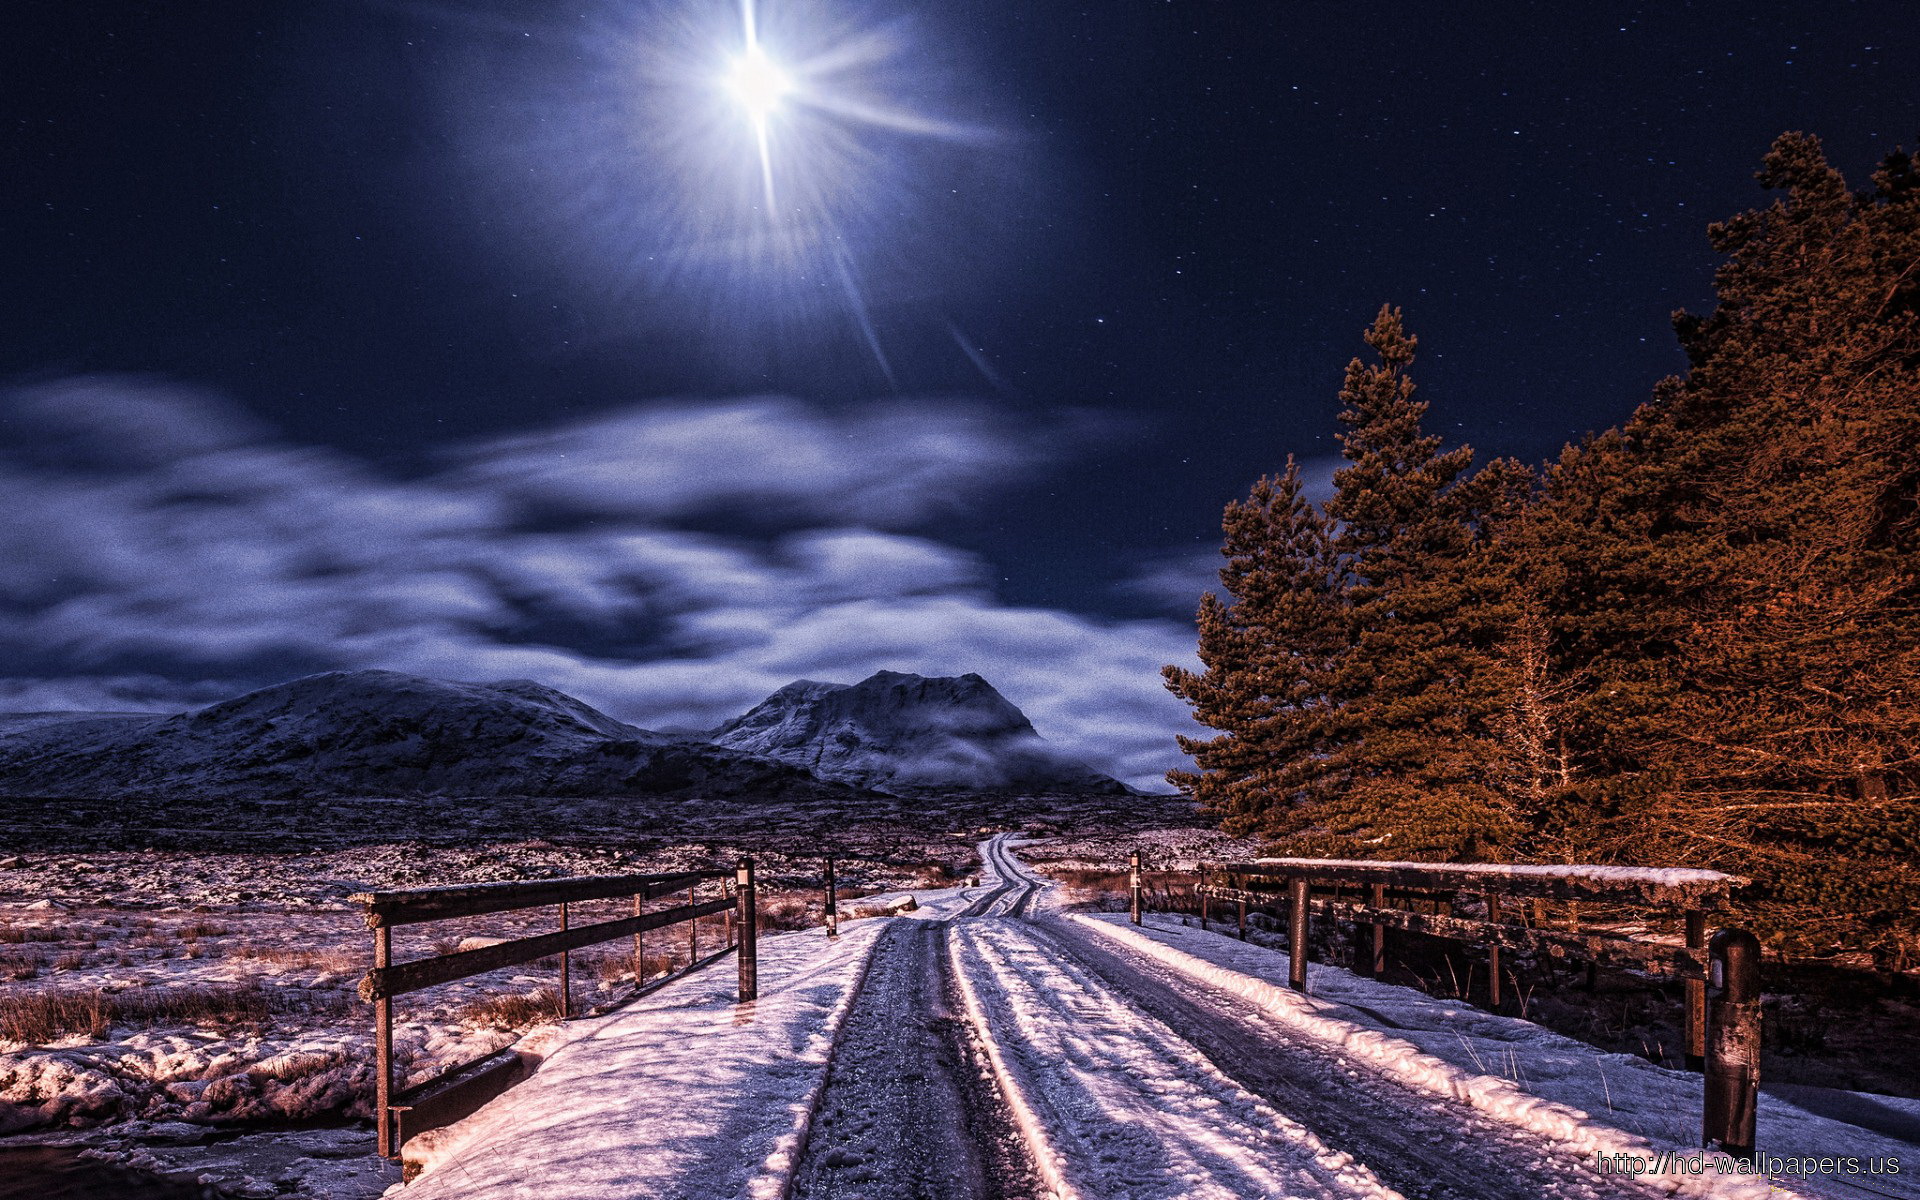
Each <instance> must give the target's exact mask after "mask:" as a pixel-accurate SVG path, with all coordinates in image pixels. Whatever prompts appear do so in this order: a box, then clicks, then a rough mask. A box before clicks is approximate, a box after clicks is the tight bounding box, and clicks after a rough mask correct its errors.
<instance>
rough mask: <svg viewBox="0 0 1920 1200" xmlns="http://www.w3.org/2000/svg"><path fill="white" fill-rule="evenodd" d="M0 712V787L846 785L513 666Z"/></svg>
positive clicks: (302, 789)
mask: <svg viewBox="0 0 1920 1200" xmlns="http://www.w3.org/2000/svg"><path fill="white" fill-rule="evenodd" d="M36 716H38V717H41V718H42V719H38V720H26V719H21V720H17V721H12V722H7V723H0V794H10V795H16V796H73V797H114V796H128V795H134V796H139V795H147V796H163V797H179V798H182V799H191V798H194V797H212V796H219V797H247V796H276V795H296V794H297V795H308V796H317V795H335V796H344V795H363V796H381V795H450V796H459V795H467V796H584V795H599V796H618V795H656V794H661V793H671V792H688V793H692V794H700V795H715V796H724V795H739V794H744V793H748V792H751V793H754V794H756V795H763V796H765V797H767V798H770V799H771V798H776V797H778V798H799V797H800V796H801V795H803V794H806V793H822V794H824V793H833V794H835V795H840V796H844V795H846V794H847V789H845V788H843V787H836V786H834V785H831V784H822V783H820V782H819V781H818V780H815V779H814V778H813V777H811V776H810V775H809V774H807V772H805V771H804V770H797V769H795V768H794V767H793V766H792V765H790V764H787V763H782V762H777V761H774V760H772V759H770V758H765V757H760V756H756V755H753V754H750V753H743V752H741V751H738V750H733V749H722V748H720V747H716V746H713V745H710V744H708V743H705V742H701V741H698V740H691V739H685V738H672V737H667V736H665V735H662V734H657V733H649V732H647V731H646V730H643V729H637V728H635V727H633V726H631V725H628V724H625V723H623V722H621V721H616V720H614V719H613V718H612V717H609V716H607V715H606V714H605V713H602V712H600V711H598V710H597V709H594V708H592V707H591V706H589V705H587V704H584V703H582V702H581V701H579V700H576V699H574V698H573V697H572V696H569V695H566V694H565V693H563V692H558V691H555V690H554V689H552V688H549V687H544V686H542V685H540V684H537V683H531V682H528V681H525V680H512V681H508V682H504V683H449V682H445V681H443V680H437V679H424V678H421V677H418V676H413V675H402V674H398V673H396V672H392V671H336V672H331V673H328V674H324V675H314V676H311V677H308V678H305V679H296V680H294V681H292V682H291V683H283V684H277V685H275V686H273V687H267V688H262V689H260V690H259V691H254V692H248V693H247V694H245V695H243V696H237V697H235V698H234V699H232V700H227V701H224V702H222V703H219V704H215V705H212V706H210V707H208V708H203V709H201V710H199V711H198V712H192V713H183V714H181V715H179V716H173V717H155V716H140V715H128V714H120V713H115V714H72V716H71V718H70V719H66V720H60V719H56V718H55V715H54V714H36Z"/></svg>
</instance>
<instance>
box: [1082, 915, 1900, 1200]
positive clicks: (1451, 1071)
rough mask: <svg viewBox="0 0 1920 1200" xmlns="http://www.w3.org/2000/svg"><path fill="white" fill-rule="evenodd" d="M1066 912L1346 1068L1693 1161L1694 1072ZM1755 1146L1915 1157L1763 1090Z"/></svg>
mask: <svg viewBox="0 0 1920 1200" xmlns="http://www.w3.org/2000/svg"><path fill="white" fill-rule="evenodd" d="M1069 915H1070V916H1071V917H1072V919H1073V920H1075V921H1077V922H1078V923H1079V924H1080V925H1081V926H1083V927H1085V928H1087V929H1089V930H1092V931H1093V932H1095V933H1097V934H1099V935H1101V936H1103V937H1106V938H1109V939H1112V940H1114V941H1117V942H1119V943H1121V944H1123V945H1125V946H1126V947H1128V948H1130V949H1133V950H1135V951H1138V952H1141V953H1144V954H1147V955H1149V956H1151V957H1152V958H1154V959H1156V960H1158V961H1160V962H1162V963H1165V964H1166V965H1168V966H1170V967H1173V968H1175V969H1176V970H1179V971H1181V972H1183V973H1185V974H1187V975H1189V976H1192V977H1194V978H1196V979H1200V980H1202V981H1204V982H1207V983H1210V984H1213V985H1215V986H1217V987H1221V988H1224V989H1226V990H1228V991H1231V992H1233V993H1235V994H1237V995H1240V996H1242V997H1244V998H1245V999H1247V1000H1249V1001H1251V1002H1252V1003H1253V1004H1255V1005H1257V1006H1258V1007H1260V1008H1261V1009H1262V1010H1263V1011H1264V1012H1266V1013H1267V1014H1268V1015H1270V1016H1271V1017H1273V1018H1274V1019H1275V1020H1278V1021H1280V1022H1281V1023H1282V1024H1284V1025H1286V1026H1288V1027H1289V1028H1291V1029H1294V1030H1297V1031H1299V1032H1301V1033H1303V1034H1306V1035H1309V1036H1311V1037H1315V1038H1318V1039H1320V1040H1322V1041H1325V1042H1328V1043H1330V1044H1332V1045H1335V1046H1337V1047H1339V1048H1340V1049H1341V1050H1342V1051H1344V1052H1345V1053H1346V1054H1347V1055H1348V1056H1349V1057H1350V1058H1352V1059H1353V1060H1354V1061H1356V1062H1359V1063H1362V1064H1365V1065H1367V1066H1370V1067H1372V1068H1373V1069H1374V1070H1377V1071H1379V1072H1380V1073H1382V1074H1384V1075H1387V1076H1389V1077H1391V1078H1394V1079H1396V1080H1398V1081H1400V1082H1401V1083H1403V1084H1406V1085H1408V1086H1411V1087H1414V1088H1418V1089H1420V1090H1423V1091H1426V1092H1429V1093H1432V1094H1434V1095H1438V1096H1442V1097H1445V1098H1447V1099H1450V1100H1454V1101H1458V1102H1460V1103H1463V1104H1470V1105H1472V1106H1473V1107H1474V1108H1476V1109H1478V1110H1480V1111H1481V1112H1483V1113H1486V1114H1487V1115H1488V1116H1491V1117H1493V1118H1494V1119H1496V1120H1499V1121H1502V1122H1505V1123H1507V1124H1510V1125H1513V1126H1516V1127H1518V1128H1522V1129H1526V1130H1529V1131H1531V1132H1533V1133H1536V1134H1539V1135H1541V1136H1543V1137H1547V1138H1551V1139H1553V1140H1555V1141H1557V1142H1560V1143H1562V1144H1563V1145H1565V1146H1567V1147H1568V1148H1570V1149H1571V1150H1573V1151H1574V1152H1575V1153H1577V1154H1579V1155H1581V1156H1582V1157H1589V1158H1590V1157H1591V1156H1593V1155H1596V1154H1604V1155H1608V1156H1612V1155H1615V1154H1627V1155H1634V1156H1653V1155H1657V1154H1659V1153H1660V1152H1662V1151H1680V1152H1688V1153H1696V1152H1699V1151H1698V1147H1699V1142H1698V1136H1699V1118H1700V1088H1701V1084H1700V1077H1699V1076H1697V1075H1692V1074H1688V1073H1685V1072H1680V1071H1669V1070H1666V1069H1664V1068H1661V1067H1657V1066H1655V1065H1653V1064H1652V1063H1649V1062H1647V1061H1645V1060H1644V1059H1640V1058H1635V1057H1633V1056H1631V1055H1624V1054H1605V1053H1602V1052H1600V1051H1598V1050H1595V1049H1594V1048H1593V1047H1591V1046H1587V1045H1583V1044H1582V1043H1580V1042H1576V1041H1574V1040H1572V1039H1570V1038H1565V1037H1562V1036H1560V1035H1559V1034H1556V1033H1553V1032H1551V1031H1549V1030H1546V1029H1542V1028H1541V1027H1539V1026H1537V1025H1533V1024H1531V1023H1529V1022H1526V1021H1522V1020H1517V1019H1515V1018H1512V1017H1501V1016H1496V1015H1494V1014H1492V1013H1487V1012H1483V1011H1481V1010H1479V1009H1477V1008H1474V1007H1472V1006H1470V1005H1466V1004H1463V1003H1460V1002H1458V1001H1448V1000H1441V999H1437V998H1435V997H1432V996H1428V995H1425V994H1424V993H1421V992H1417V991H1414V990H1412V989H1410V988H1402V987H1395V986H1393V985H1390V984H1383V983H1378V982H1375V981H1373V980H1370V979H1363V978H1360V977H1359V976H1356V975H1353V974H1351V973H1350V972H1347V971H1343V970H1340V969H1339V968H1337V967H1331V966H1327V965H1325V964H1321V963H1312V964H1309V967H1308V975H1307V984H1308V993H1307V994H1302V993H1299V992H1295V991H1293V990H1291V989H1290V988H1288V987H1287V986H1286V978H1287V974H1286V972H1287V958H1286V956H1285V955H1284V954H1283V953H1280V952H1278V951H1274V950H1269V949H1266V948H1263V947H1260V946H1255V945H1251V944H1248V943H1243V942H1240V941H1238V940H1236V939H1234V938H1230V937H1226V936H1222V935H1220V934H1215V933H1211V932H1203V931H1201V930H1199V929H1194V928H1186V927H1183V926H1181V925H1179V924H1178V922H1177V918H1170V917H1166V916H1162V915H1160V914H1153V915H1151V916H1150V918H1149V921H1150V923H1149V924H1148V925H1146V926H1143V927H1141V928H1135V927H1134V926H1133V925H1131V924H1129V923H1128V922H1127V917H1126V916H1125V914H1119V913H1113V914H1106V913H1103V914H1093V915H1088V914H1078V913H1075V914H1069ZM1503 1076H1505V1077H1503ZM1602 1113H1604V1116H1597V1115H1595V1114H1602ZM1760 1148H1761V1150H1762V1151H1764V1152H1765V1153H1766V1154H1768V1155H1777V1156H1782V1157H1788V1156H1794V1157H1803V1156H1804V1157H1828V1158H1831V1157H1834V1156H1849V1155H1850V1156H1854V1157H1858V1158H1860V1159H1863V1160H1864V1159H1868V1158H1882V1159H1884V1158H1887V1157H1896V1158H1901V1159H1902V1160H1903V1165H1904V1164H1905V1163H1907V1162H1911V1161H1912V1160H1913V1159H1914V1157H1915V1156H1914V1151H1913V1147H1912V1146H1911V1145H1910V1144H1907V1143H1902V1142H1898V1141H1895V1140H1893V1139H1890V1138H1886V1137H1882V1136H1880V1135H1878V1134H1875V1133H1872V1132H1869V1131H1867V1130H1863V1129H1860V1128H1858V1127H1856V1126H1852V1125H1847V1124H1844V1123H1842V1122H1839V1121H1833V1120H1828V1119H1825V1118H1821V1117H1817V1116H1814V1115H1812V1114H1809V1113H1807V1112H1805V1111H1804V1110H1802V1109H1799V1108H1796V1107H1794V1106H1793V1105H1790V1104H1787V1103H1785V1102H1783V1101H1780V1100H1778V1099H1776V1098H1774V1097H1772V1096H1764V1095H1763V1096H1762V1098H1761V1102H1760ZM1895 1178H1896V1179H1897V1177H1895ZM1641 1181H1642V1182H1643V1183H1649V1184H1653V1185H1655V1186H1658V1187H1661V1188H1663V1189H1665V1190H1666V1191H1668V1192H1670V1193H1672V1194H1674V1195H1678V1196H1687V1197H1705V1196H1713V1197H1724V1198H1726V1200H1749V1198H1751V1200H1763V1198H1766V1197H1773V1198H1776V1200H1779V1198H1789V1197H1792V1196H1795V1195H1807V1196H1823V1195H1831V1196H1834V1197H1840V1196H1857V1195H1860V1194H1861V1193H1860V1192H1859V1191H1858V1190H1857V1189H1855V1188H1853V1187H1850V1186H1848V1185H1846V1184H1845V1183H1844V1182H1842V1181H1839V1180H1837V1179H1836V1178H1834V1177H1827V1178H1825V1179H1824V1180H1823V1179H1822V1178H1819V1177H1814V1178H1797V1177H1796V1178H1792V1179H1787V1180H1781V1179H1778V1178H1776V1180H1774V1181H1772V1182H1770V1181H1769V1180H1767V1179H1765V1178H1762V1177H1758V1176H1739V1175H1721V1174H1718V1173H1717V1172H1716V1173H1713V1174H1700V1175H1693V1174H1684V1173H1671V1174H1666V1175H1660V1176H1657V1177H1656V1176H1643V1177H1642V1179H1641ZM1861 1182H1862V1183H1864V1184H1867V1185H1870V1186H1871V1187H1873V1188H1875V1189H1882V1194H1900V1193H1897V1192H1885V1191H1884V1189H1886V1188H1888V1187H1891V1186H1894V1185H1895V1184H1894V1180H1890V1179H1888V1178H1887V1177H1885V1176H1864V1175H1863V1176H1862V1177H1861ZM1788 1184H1790V1185H1791V1188H1792V1189H1793V1190H1788V1187H1787V1186H1785V1185H1788ZM1908 1194H1911V1193H1908Z"/></svg>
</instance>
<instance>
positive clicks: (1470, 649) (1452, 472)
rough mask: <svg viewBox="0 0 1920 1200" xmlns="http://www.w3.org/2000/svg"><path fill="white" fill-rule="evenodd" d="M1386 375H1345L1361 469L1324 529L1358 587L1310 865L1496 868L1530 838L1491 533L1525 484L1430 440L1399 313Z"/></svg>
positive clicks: (1300, 845)
mask: <svg viewBox="0 0 1920 1200" xmlns="http://www.w3.org/2000/svg"><path fill="white" fill-rule="evenodd" d="M1365 337H1366V342H1367V344H1368V345H1369V346H1370V347H1372V348H1373V350H1374V351H1375V353H1376V354H1378V355H1379V361H1378V362H1377V363H1373V364H1369V363H1366V362H1363V361H1362V360H1360V359H1355V360H1354V361H1353V362H1352V363H1350V364H1349V365H1348V367H1347V375H1346V381H1345V386H1344V387H1343V388H1342V389H1341V392H1340V399H1341V402H1342V404H1343V408H1342V411H1341V413H1340V420H1341V422H1342V423H1343V424H1344V425H1345V426H1346V430H1345V432H1344V433H1343V434H1342V435H1341V449H1342V453H1343V454H1344V455H1345V457H1346V459H1347V461H1348V466H1346V467H1345V468H1343V469H1342V470H1340V471H1339V472H1338V473H1337V474H1336V475H1335V476H1334V487H1335V494H1334V497H1333V499H1332V500H1330V501H1329V502H1328V504H1327V512H1326V515H1327V518H1328V519H1329V520H1330V521H1333V522H1335V523H1336V524H1337V527H1338V530H1339V532H1338V534H1337V535H1336V536H1335V539H1334V543H1335V548H1336V550H1337V551H1338V552H1339V554H1340V556H1341V562H1342V565H1343V567H1344V568H1345V569H1346V571H1347V573H1348V576H1349V579H1350V582H1349V586H1348V600H1349V604H1348V622H1347V635H1348V638H1349V642H1350V649H1349V651H1348V652H1347V653H1346V654H1345V655H1343V656H1342V658H1341V660H1340V665H1339V670H1338V671H1337V672H1336V674H1335V677H1334V684H1333V697H1334V702H1335V703H1334V706H1333V711H1334V713H1335V714H1336V715H1335V717H1334V718H1333V720H1331V721H1330V722H1329V725H1330V729H1329V736H1328V737H1327V738H1326V739H1325V746H1326V749H1327V750H1328V752H1329V763H1328V772H1327V773H1328V775H1329V777H1330V778H1336V779H1337V780H1338V784H1339V786H1337V787H1331V786H1330V787H1328V788H1325V789H1323V792H1322V795H1321V796H1320V798H1319V802H1318V804H1317V805H1316V806H1315V811H1313V812H1312V813H1311V814H1303V816H1308V817H1309V818H1310V822H1311V823H1310V824H1308V825H1307V826H1306V828H1303V829H1301V830H1300V831H1299V832H1298V833H1296V834H1295V835H1294V836H1293V837H1292V838H1291V839H1290V847H1291V848H1293V849H1295V850H1298V851H1301V852H1308V853H1320V854H1339V855H1357V856H1364V857H1370V858H1382V857H1385V858H1413V859H1428V860H1456V859H1473V858H1486V857H1492V856H1497V855H1498V854H1500V853H1502V852H1503V851H1506V850H1507V849H1509V848H1510V846H1511V844H1512V843H1513V841H1514V838H1515V835H1516V833H1517V829H1518V827H1517V824H1516V821H1515V817H1514V813H1513V811H1512V808H1511V805H1510V804H1509V803H1508V800H1507V798H1506V797H1505V796H1504V795H1503V794H1502V792H1501V791H1500V789H1499V788H1498V787H1496V786H1494V783H1495V780H1494V774H1495V771H1494V768H1493V761H1492V760H1493V758H1494V754H1493V747H1492V738H1493V736H1494V726H1495V721H1496V718H1497V714H1498V713H1499V711H1500V709H1501V704H1502V700H1501V692H1502V687H1501V683H1500V671H1499V664H1498V661H1497V658H1496V656H1495V654H1494V647H1495V646H1496V645H1498V644H1499V643H1500V641H1502V640H1503V638H1504V636H1505V629H1504V624H1505V622H1506V620H1507V619H1508V615H1507V614H1506V613H1504V611H1503V610H1502V601H1501V598H1500V596H1499V589H1498V587H1497V586H1496V580H1497V571H1496V570H1495V567H1494V560H1493V559H1492V557H1491V555H1490V553H1489V544H1490V538H1489V536H1488V535H1490V533H1491V526H1492V524H1493V523H1494V521H1495V520H1496V518H1497V515H1499V514H1505V513H1507V512H1510V511H1511V509H1512V508H1513V507H1514V506H1515V494H1516V489H1517V488H1518V489H1520V490H1524V486H1525V484H1524V476H1525V473H1524V471H1521V470H1519V469H1518V468H1517V466H1516V465H1515V464H1512V463H1508V462H1501V463H1497V464H1491V465H1490V466H1489V468H1488V469H1487V470H1486V471H1483V472H1482V473H1481V474H1480V475H1477V476H1473V477H1468V476H1467V474H1466V472H1467V469H1468V467H1469V466H1470V465H1471V463H1472V461H1473V451H1472V449H1471V448H1470V447H1465V446H1462V447H1459V448H1456V449H1453V450H1448V451H1443V450H1442V449H1441V439H1440V438H1439V437H1437V436H1434V435H1431V434H1427V433H1425V432H1424V431H1423V430H1422V428H1421V421H1422V418H1423V417H1424V416H1425V414H1426V409H1427V405H1426V402H1425V401H1423V400H1419V399H1416V398H1415V395H1414V384H1413V380H1412V378H1411V377H1410V376H1409V375H1408V374H1407V369H1408V368H1409V367H1410V366H1411V365H1412V363H1413V358H1414V351H1415V348H1416V341H1415V339H1414V338H1413V337H1411V336H1410V335H1408V334H1407V333H1406V332H1405V330H1404V328H1403V327H1402V322H1401V315H1400V312H1399V310H1398V309H1395V308H1392V307H1391V306H1389V307H1384V308H1382V309H1381V310H1380V314H1379V316H1378V317H1377V318H1376V319H1375V320H1374V323H1373V325H1372V327H1371V328H1370V329H1368V330H1367V332H1366V335H1365Z"/></svg>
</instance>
